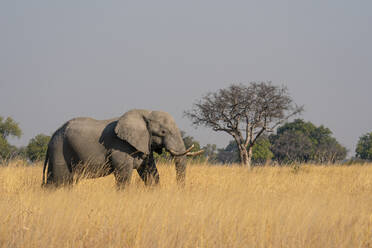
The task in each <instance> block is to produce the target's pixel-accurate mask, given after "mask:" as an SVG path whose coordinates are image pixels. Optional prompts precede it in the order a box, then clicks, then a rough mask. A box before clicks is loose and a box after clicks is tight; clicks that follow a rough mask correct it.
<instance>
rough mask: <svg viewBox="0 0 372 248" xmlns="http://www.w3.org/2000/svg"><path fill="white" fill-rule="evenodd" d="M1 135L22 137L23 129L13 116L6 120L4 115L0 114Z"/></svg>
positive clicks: (5, 137) (4, 136)
mask: <svg viewBox="0 0 372 248" xmlns="http://www.w3.org/2000/svg"><path fill="white" fill-rule="evenodd" d="M0 135H1V136H2V137H3V138H4V139H7V138H8V137H9V136H14V137H17V138H20V137H21V135H22V131H21V129H20V128H19V126H18V123H16V122H15V121H14V120H13V119H12V118H10V117H8V118H6V120H5V121H4V119H3V117H1V116H0Z"/></svg>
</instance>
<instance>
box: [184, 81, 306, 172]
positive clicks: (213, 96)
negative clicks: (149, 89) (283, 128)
mask: <svg viewBox="0 0 372 248" xmlns="http://www.w3.org/2000/svg"><path fill="white" fill-rule="evenodd" d="M302 109H303V108H302V107H299V106H297V105H296V104H294V103H293V100H292V98H291V97H290V95H289V94H288V90H287V88H286V87H280V86H275V85H273V84H272V83H271V82H252V83H250V84H248V85H244V84H232V85H230V87H228V88H226V89H220V90H218V91H217V92H214V93H208V94H207V95H205V96H204V97H202V98H201V99H200V100H199V101H198V102H196V103H195V104H194V105H193V108H192V109H191V110H189V111H185V115H186V116H187V117H188V118H190V119H191V120H192V122H193V124H194V125H196V126H200V125H203V126H206V127H210V128H212V129H213V130H214V131H222V132H226V133H228V134H229V135H231V136H232V137H233V138H234V141H235V142H236V145H237V147H238V151H239V157H240V162H241V163H242V164H244V165H248V166H250V164H251V160H252V148H253V146H254V144H255V143H256V141H257V139H258V137H260V136H261V135H262V134H263V133H265V132H272V131H273V130H274V129H275V128H276V127H277V126H278V125H280V124H282V123H283V122H284V121H286V120H287V119H288V118H290V117H291V116H293V115H296V114H298V113H300V112H301V111H302Z"/></svg>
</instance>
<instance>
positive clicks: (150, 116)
mask: <svg viewBox="0 0 372 248" xmlns="http://www.w3.org/2000/svg"><path fill="white" fill-rule="evenodd" d="M115 133H116V135H117V136H118V137H119V138H120V139H122V140H125V141H127V142H128V143H129V144H131V145H132V146H133V147H134V148H136V149H137V150H138V151H140V152H142V153H144V154H145V155H149V154H150V152H153V151H156V152H157V153H161V151H162V148H165V149H166V150H167V151H169V152H170V153H171V154H172V155H173V156H175V162H176V172H177V173H176V174H177V181H178V182H181V183H182V182H183V179H184V177H185V169H186V159H185V156H187V155H189V156H193V155H196V154H200V152H197V153H190V150H191V148H192V147H191V148H189V149H187V150H186V148H185V145H184V143H183V139H182V137H181V132H180V131H179V129H178V127H177V125H176V123H175V121H174V120H173V118H172V116H171V115H170V114H168V113H165V112H161V111H148V110H137V109H136V110H131V111H129V112H127V113H125V114H124V115H123V116H122V117H120V118H119V120H118V122H117V124H116V127H115Z"/></svg>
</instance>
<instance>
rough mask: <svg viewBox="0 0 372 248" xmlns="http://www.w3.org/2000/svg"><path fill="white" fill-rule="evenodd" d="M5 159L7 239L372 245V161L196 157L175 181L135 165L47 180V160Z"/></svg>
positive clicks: (56, 243) (2, 218)
mask: <svg viewBox="0 0 372 248" xmlns="http://www.w3.org/2000/svg"><path fill="white" fill-rule="evenodd" d="M19 163H20V162H16V161H15V162H12V163H10V165H9V166H7V167H0V247H371V246H372V166H370V165H367V166H358V165H355V166H349V167H346V166H332V167H331V166H310V165H305V166H302V167H300V169H295V170H294V169H293V168H290V167H284V168H280V167H259V168H254V169H253V170H251V171H249V170H247V169H245V168H242V167H238V166H230V167H227V166H208V165H193V166H189V167H188V171H187V179H186V186H185V188H183V189H180V188H178V187H177V185H176V182H175V170H174V167H173V166H167V165H164V164H161V165H159V166H158V169H159V173H160V177H161V182H160V186H159V187H152V188H146V187H144V185H143V183H142V182H141V180H140V179H139V177H138V175H137V174H136V173H135V172H134V173H133V177H132V182H131V185H130V186H129V187H127V188H126V189H125V190H123V191H117V190H116V188H115V182H114V178H113V176H108V177H105V178H100V179H87V180H82V181H81V182H79V183H78V184H77V185H75V186H74V187H73V188H61V189H57V190H44V189H42V188H41V187H40V185H41V171H42V168H41V164H40V165H38V166H34V167H27V166H18V165H19Z"/></svg>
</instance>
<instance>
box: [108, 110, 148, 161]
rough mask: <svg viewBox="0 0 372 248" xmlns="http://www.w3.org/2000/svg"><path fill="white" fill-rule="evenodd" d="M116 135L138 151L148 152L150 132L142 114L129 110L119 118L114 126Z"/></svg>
mask: <svg viewBox="0 0 372 248" xmlns="http://www.w3.org/2000/svg"><path fill="white" fill-rule="evenodd" d="M115 133H116V135H117V136H118V137H119V138H120V139H122V140H125V141H127V142H128V143H129V144H131V145H132V146H133V147H134V148H136V149H137V150H138V151H140V152H143V153H144V154H149V153H150V151H149V141H150V134H149V131H148V129H147V124H146V121H145V119H144V116H143V115H142V114H141V113H138V112H137V111H129V112H127V113H125V114H124V115H123V116H122V117H120V118H119V120H118V123H117V124H116V126H115Z"/></svg>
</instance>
